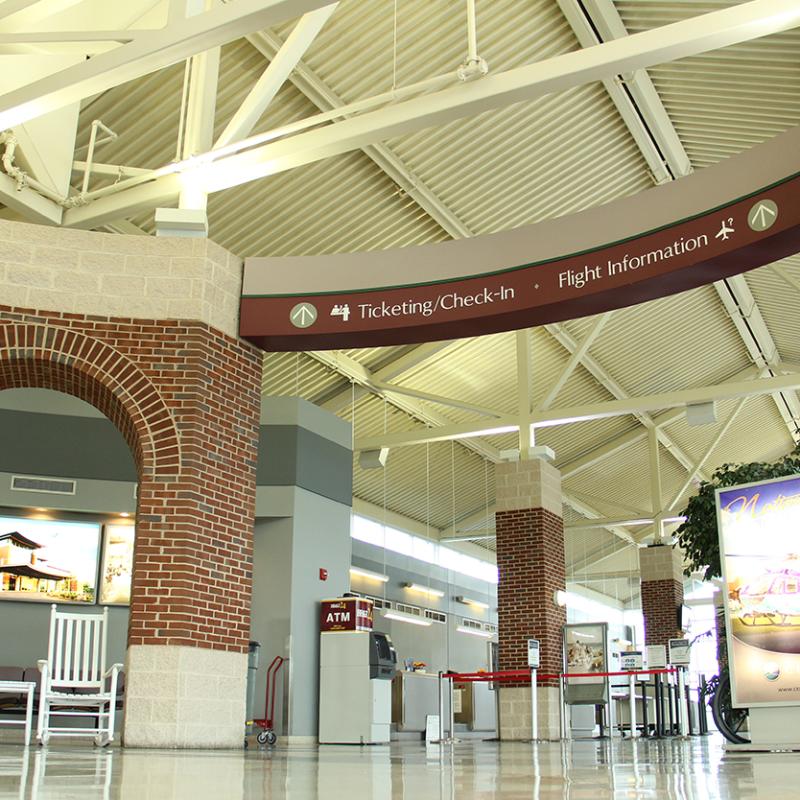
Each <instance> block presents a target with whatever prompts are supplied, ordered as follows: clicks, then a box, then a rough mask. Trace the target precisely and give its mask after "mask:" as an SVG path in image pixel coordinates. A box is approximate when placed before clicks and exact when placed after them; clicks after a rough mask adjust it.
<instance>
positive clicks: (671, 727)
mask: <svg viewBox="0 0 800 800" xmlns="http://www.w3.org/2000/svg"><path fill="white" fill-rule="evenodd" d="M665 684H666V687H667V708H668V709H669V728H668V729H667V730H668V731H669V736H674V735H675V712H674V710H673V708H672V694H673V692H672V673H671V672H668V673H667V678H666V680H665Z"/></svg>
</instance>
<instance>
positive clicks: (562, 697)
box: [558, 675, 568, 739]
mask: <svg viewBox="0 0 800 800" xmlns="http://www.w3.org/2000/svg"><path fill="white" fill-rule="evenodd" d="M564 681H565V677H564V675H559V676H558V709H559V714H558V722H559V725H560V727H561V738H562V739H567V738H568V736H567V705H566V703H567V698H566V691H565V690H564Z"/></svg>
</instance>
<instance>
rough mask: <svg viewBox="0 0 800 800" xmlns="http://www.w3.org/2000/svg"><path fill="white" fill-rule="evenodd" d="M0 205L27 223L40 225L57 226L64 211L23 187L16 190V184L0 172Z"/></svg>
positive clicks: (56, 204) (50, 201)
mask: <svg viewBox="0 0 800 800" xmlns="http://www.w3.org/2000/svg"><path fill="white" fill-rule="evenodd" d="M0 203H2V204H3V205H4V206H8V207H9V208H10V209H12V210H13V211H16V212H17V213H18V214H20V215H21V216H22V217H24V218H25V219H26V220H27V221H29V222H37V223H39V224H40V225H58V224H59V223H60V222H61V219H62V216H63V213H64V209H63V208H62V207H61V206H60V205H58V203H54V202H53V201H52V200H48V199H47V198H46V197H43V196H42V195H40V194H39V193H38V192H35V191H34V190H33V189H30V188H29V187H27V186H25V187H23V188H22V189H18V188H17V183H16V181H14V180H13V179H11V178H9V177H8V175H6V174H5V173H3V172H0Z"/></svg>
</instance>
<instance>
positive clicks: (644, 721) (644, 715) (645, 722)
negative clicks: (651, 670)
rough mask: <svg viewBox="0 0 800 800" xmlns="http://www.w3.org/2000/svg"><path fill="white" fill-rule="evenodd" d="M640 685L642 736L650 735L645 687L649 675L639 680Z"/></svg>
mask: <svg viewBox="0 0 800 800" xmlns="http://www.w3.org/2000/svg"><path fill="white" fill-rule="evenodd" d="M640 683H641V686H642V736H649V735H650V721H649V720H648V718H647V717H648V715H647V689H648V687H649V686H650V676H649V675H648V676H647V680H644V681H641V682H640Z"/></svg>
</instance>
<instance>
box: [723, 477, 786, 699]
mask: <svg viewBox="0 0 800 800" xmlns="http://www.w3.org/2000/svg"><path fill="white" fill-rule="evenodd" d="M789 481H798V482H800V474H794V475H783V476H780V477H778V478H767V479H765V480H762V481H751V482H749V483H740V484H737V485H735V486H721V487H718V488H717V489H715V490H714V503H715V506H716V515H717V536H718V540H719V555H720V559H719V560H720V567H721V572H722V595H723V603H722V608H723V612H724V619H725V643H726V646H727V650H728V671H729V673H730V686H731V705H732V706H733V707H734V708H784V707H796V706H800V697H798V699H797V700H791V699H788V698H787V699H785V700H776V701H753V700H747V701H744V700H742V699H740V698H739V694H740V692H738V691H737V689H738V682H737V671H736V654H735V652H734V646H733V645H734V635H733V625H732V620H731V609H730V602H729V601H730V597H729V594H728V585H729V584H728V570H727V565H726V560H727V559H726V549H725V533H724V530H723V524H722V502H721V496H722V495H723V494H728V493H729V492H734V491H736V490H739V489H752V488H754V487H756V486H768V485H771V484H777V483H785V482H789ZM736 641H740V640H738V639H737V640H736ZM743 644H744V643H743ZM764 652H766V653H769V652H776V651H770V650H765V651H764ZM782 655H787V654H782ZM797 658H798V660H800V653H798V654H797Z"/></svg>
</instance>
